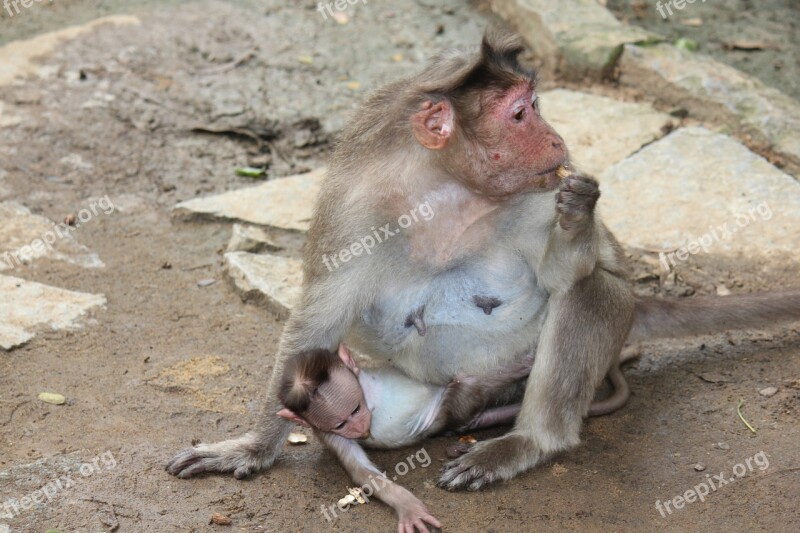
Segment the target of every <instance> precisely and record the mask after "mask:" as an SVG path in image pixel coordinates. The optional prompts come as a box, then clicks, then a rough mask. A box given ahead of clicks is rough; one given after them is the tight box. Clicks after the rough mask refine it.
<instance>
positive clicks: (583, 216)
mask: <svg viewBox="0 0 800 533" xmlns="http://www.w3.org/2000/svg"><path fill="white" fill-rule="evenodd" d="M598 198H600V186H599V184H598V183H597V180H595V179H594V178H590V177H589V176H580V175H578V174H570V175H569V176H567V177H566V178H564V179H563V180H561V184H560V185H559V189H558V194H556V211H557V212H558V214H559V217H558V223H559V225H560V226H561V227H562V228H563V229H564V230H566V231H573V230H578V229H580V228H581V226H582V225H583V224H584V223H587V222H589V221H591V217H592V213H593V212H594V206H595V204H596V203H597V199H598Z"/></svg>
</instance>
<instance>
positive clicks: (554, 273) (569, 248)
mask: <svg viewBox="0 0 800 533" xmlns="http://www.w3.org/2000/svg"><path fill="white" fill-rule="evenodd" d="M599 197H600V188H599V186H598V183H597V181H596V180H595V179H594V178H591V177H589V176H582V175H578V174H570V175H568V176H566V177H565V178H563V179H562V180H561V183H560V184H559V190H558V193H557V194H556V213H557V222H556V224H555V225H554V226H553V227H552V229H551V230H550V234H549V235H548V236H547V241H546V243H544V246H543V249H544V255H543V256H542V257H541V258H540V259H539V261H538V262H537V265H536V270H537V277H538V280H539V283H540V284H541V286H542V287H544V288H545V289H547V291H548V292H549V293H551V294H552V293H554V292H563V291H565V290H567V289H569V288H570V287H572V286H573V285H574V284H575V283H576V282H578V281H579V280H581V279H583V278H585V277H586V276H588V275H589V274H591V273H592V272H593V271H594V269H595V266H596V265H597V261H598V254H602V253H604V252H605V250H603V249H601V248H600V246H599V244H598V242H602V239H599V238H598V232H601V231H602V229H603V228H602V226H601V225H600V224H596V223H595V217H594V206H595V204H596V203H597V199H598V198H599ZM532 249H536V248H535V247H533V248H532Z"/></svg>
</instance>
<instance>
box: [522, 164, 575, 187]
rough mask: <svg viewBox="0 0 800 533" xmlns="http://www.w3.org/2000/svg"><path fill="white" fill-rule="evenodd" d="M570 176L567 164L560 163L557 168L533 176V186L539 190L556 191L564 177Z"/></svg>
mask: <svg viewBox="0 0 800 533" xmlns="http://www.w3.org/2000/svg"><path fill="white" fill-rule="evenodd" d="M566 175H569V171H568V170H567V169H566V164H565V163H559V164H557V165H556V166H554V167H552V168H550V169H548V170H545V171H544V172H540V173H538V174H534V175H533V179H532V180H531V181H532V182H533V186H534V187H535V188H537V189H546V190H550V189H555V188H556V187H557V186H558V183H559V182H560V181H561V179H562V177H564V176H566Z"/></svg>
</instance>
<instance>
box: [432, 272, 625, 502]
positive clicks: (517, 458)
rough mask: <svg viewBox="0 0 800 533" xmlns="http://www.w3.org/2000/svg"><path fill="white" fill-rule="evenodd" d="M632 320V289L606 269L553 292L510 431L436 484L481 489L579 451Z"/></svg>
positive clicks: (449, 467)
mask: <svg viewBox="0 0 800 533" xmlns="http://www.w3.org/2000/svg"><path fill="white" fill-rule="evenodd" d="M632 319H633V295H632V294H631V291H630V287H629V286H628V285H627V283H626V281H625V280H624V279H622V278H619V277H616V276H614V275H612V274H610V273H608V272H607V271H605V270H600V269H598V270H595V272H594V273H593V274H592V275H590V276H589V277H587V278H584V279H583V280H581V281H580V282H578V283H577V284H575V285H574V286H573V287H572V288H571V289H569V290H568V291H567V292H565V293H561V294H558V293H557V294H553V295H551V297H550V301H549V302H548V315H547V319H546V321H545V324H544V328H543V330H542V334H541V337H540V339H539V345H538V347H537V350H536V359H535V361H534V363H533V368H532V369H531V374H530V376H529V377H528V384H527V388H526V390H525V397H524V398H523V402H522V409H521V410H520V413H519V415H518V416H517V422H516V425H515V427H514V429H513V430H512V431H511V432H509V433H508V434H506V435H504V436H502V437H499V438H496V439H492V440H489V441H485V442H479V443H477V444H476V445H475V446H474V448H473V449H472V450H471V451H470V452H469V453H467V454H466V455H464V456H462V457H460V458H458V459H456V460H454V461H451V462H449V463H447V464H446V465H445V467H444V469H443V473H442V476H441V478H440V480H439V486H440V487H443V488H446V489H448V490H457V489H469V490H478V489H481V488H483V487H485V486H486V485H488V484H489V483H491V482H493V481H497V480H506V479H511V478H512V477H514V476H516V475H517V474H519V473H520V472H524V471H525V470H528V469H530V468H533V467H535V466H537V465H539V464H541V463H542V462H543V461H546V460H547V459H549V458H550V457H552V456H553V455H555V454H556V453H559V452H561V451H564V450H568V449H570V448H572V447H574V446H577V445H578V443H579V442H580V438H579V434H580V428H581V423H582V421H583V417H584V416H585V415H586V413H587V412H588V410H589V405H590V404H591V402H592V398H593V396H594V391H595V387H596V386H597V385H598V384H599V382H600V380H601V379H602V378H603V375H604V374H605V372H606V369H608V367H609V363H610V362H611V360H612V359H613V358H614V357H615V356H616V355H617V354H618V353H620V350H621V349H622V345H623V343H624V342H625V337H626V336H627V334H628V330H629V329H630V324H631V321H632Z"/></svg>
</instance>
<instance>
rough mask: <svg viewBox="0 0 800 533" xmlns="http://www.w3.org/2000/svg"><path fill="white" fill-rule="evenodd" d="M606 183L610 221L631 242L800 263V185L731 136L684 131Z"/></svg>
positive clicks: (615, 169) (618, 167) (620, 166)
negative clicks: (798, 260)
mask: <svg viewBox="0 0 800 533" xmlns="http://www.w3.org/2000/svg"><path fill="white" fill-rule="evenodd" d="M600 182H601V183H600V187H601V191H602V196H601V198H600V202H599V203H598V206H600V211H601V214H602V216H603V220H604V221H605V222H606V224H607V225H608V226H609V228H610V229H611V231H612V232H614V233H615V234H616V235H617V237H619V239H620V240H621V241H622V242H624V243H626V244H630V245H634V246H638V247H643V248H658V249H675V248H678V247H682V246H689V247H690V248H689V250H688V251H689V253H706V252H708V253H713V254H728V255H740V254H751V253H756V254H768V253H772V252H777V253H782V254H784V255H788V256H790V257H792V258H800V248H799V247H798V246H797V243H798V242H800V183H798V182H797V181H796V180H794V179H793V178H792V177H791V176H789V175H788V174H785V173H784V172H781V171H780V170H778V169H777V168H775V167H774V166H772V165H770V164H769V163H768V162H767V161H766V160H765V159H764V158H762V157H760V156H758V155H756V154H754V153H752V152H750V151H749V150H748V149H747V148H745V147H744V146H743V145H742V144H740V143H739V142H737V141H735V140H734V139H732V138H730V137H727V136H725V135H721V134H718V133H713V132H711V131H709V130H707V129H705V128H700V127H691V128H682V129H679V130H676V131H674V132H673V133H671V134H670V135H668V136H666V137H664V138H663V139H661V140H659V141H656V142H655V143H653V144H651V145H649V146H646V147H645V148H643V149H642V150H641V151H639V152H638V153H636V154H634V155H633V156H631V157H629V158H627V159H624V160H622V161H620V162H619V163H617V164H615V165H613V166H612V167H611V168H609V169H608V170H607V171H606V172H605V173H603V174H602V175H601V176H600ZM702 242H705V243H707V246H706V249H705V250H703V249H702V246H701V245H700V243H702ZM692 243H696V244H694V246H693V245H692ZM679 259H680V258H679ZM682 259H685V257H684V258H682Z"/></svg>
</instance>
